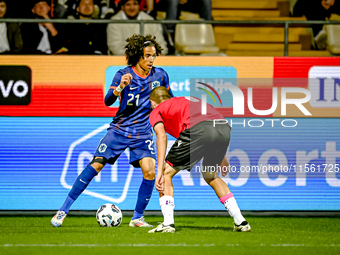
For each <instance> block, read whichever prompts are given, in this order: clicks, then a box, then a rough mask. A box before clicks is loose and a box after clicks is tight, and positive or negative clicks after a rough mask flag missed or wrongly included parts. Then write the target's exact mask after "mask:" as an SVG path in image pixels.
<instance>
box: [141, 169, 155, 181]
mask: <svg viewBox="0 0 340 255" xmlns="http://www.w3.org/2000/svg"><path fill="white" fill-rule="evenodd" d="M143 177H144V179H147V180H153V179H155V168H151V169H144V170H143Z"/></svg>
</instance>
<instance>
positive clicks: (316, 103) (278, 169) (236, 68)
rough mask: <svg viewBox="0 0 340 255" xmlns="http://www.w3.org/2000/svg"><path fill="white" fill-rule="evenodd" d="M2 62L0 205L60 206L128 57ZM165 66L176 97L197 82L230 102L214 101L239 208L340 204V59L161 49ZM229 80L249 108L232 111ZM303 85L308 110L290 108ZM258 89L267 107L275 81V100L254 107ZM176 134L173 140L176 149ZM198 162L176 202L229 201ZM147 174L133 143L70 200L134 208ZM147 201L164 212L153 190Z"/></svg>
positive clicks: (188, 205) (212, 206)
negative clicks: (133, 162) (228, 131)
mask: <svg viewBox="0 0 340 255" xmlns="http://www.w3.org/2000/svg"><path fill="white" fill-rule="evenodd" d="M0 61H1V62H0V63H1V66H0V89H1V92H0V131H1V132H0V176H1V178H0V210H56V209H58V208H59V207H60V205H61V204H62V203H63V202H64V199H65V197H66V195H67V194H68V192H69V189H70V188H71V186H72V184H73V181H74V180H75V178H76V176H77V175H78V174H79V173H80V171H82V170H83V168H84V166H86V164H87V163H88V162H89V161H90V160H91V159H92V155H93V153H94V151H95V148H96V147H97V145H98V143H99V141H100V139H101V138H102V137H103V136H104V135H105V133H106V128H107V127H108V124H109V123H110V121H111V119H112V117H113V116H114V115H115V113H116V111H117V104H116V105H113V107H106V106H105V105H104V103H103V98H104V95H105V93H106V91H107V89H108V87H109V86H110V82H111V80H112V77H113V75H114V74H115V73H116V71H118V70H119V69H120V68H122V67H124V65H125V59H124V57H107V56H102V57H101V56H96V57H91V56H0ZM156 66H159V67H163V68H164V69H165V70H166V71H167V72H168V74H169V77H170V82H171V87H172V90H173V92H174V94H175V95H176V96H190V95H195V96H196V94H195V93H196V92H197V91H199V90H198V89H197V86H196V84H197V83H196V81H200V82H204V83H207V84H210V85H212V86H213V87H214V88H215V89H216V91H218V92H219V95H220V96H221V98H222V101H223V104H221V105H216V107H217V108H218V109H219V110H220V112H221V113H223V115H224V116H225V118H226V119H227V120H228V121H229V123H231V124H232V138H231V143H230V147H229V152H228V154H227V156H228V158H229V160H230V162H231V166H233V168H231V169H230V173H229V175H228V176H227V177H224V178H223V180H224V181H225V182H226V183H227V184H228V185H230V188H231V190H232V192H233V193H234V194H235V197H236V198H237V201H238V203H239V206H240V208H241V209H242V210H252V211H280V210H283V211H288V210H292V211H306V210H307V211H308V210H310V211H325V210H328V211H339V210H340V202H339V201H340V173H339V172H340V171H339V169H340V119H339V117H340V109H339V108H340V103H339V100H340V58H287V57H286V58H284V57H283V58H273V57H265V58H247V57H244V58H240V57H237V58H236V57H235V58H233V57H165V56H164V57H159V58H158V59H157V60H156ZM227 82H230V83H231V84H232V85H234V86H236V87H238V88H239V89H240V90H241V91H242V93H243V95H244V108H245V111H244V114H242V115H235V114H234V112H233V110H234V108H235V107H233V104H234V102H235V101H236V100H233V97H232V94H230V91H229V92H228V91H223V88H222V89H221V86H222V85H221V84H225V83H227ZM294 87H295V88H304V89H306V90H308V91H310V92H311V98H310V99H309V100H308V102H306V103H304V104H303V107H304V108H305V109H306V110H307V111H308V112H309V113H310V114H311V115H306V114H304V113H303V111H301V109H300V108H298V107H297V106H294V105H288V106H287V109H286V114H283V112H282V107H283V105H282V103H283V102H282V101H283V100H282V98H283V97H282V91H283V88H294ZM249 88H252V89H253V96H252V99H253V106H254V108H255V109H258V110H260V109H261V110H266V109H269V108H270V107H271V105H272V103H273V101H274V99H272V98H273V97H272V93H273V91H274V89H277V107H276V109H275V110H274V111H273V112H272V113H269V114H265V115H262V116H259V115H257V114H254V113H253V111H251V109H250V108H249V106H248V104H247V102H248V95H249ZM288 94H289V98H301V95H302V94H301V93H297V92H296V93H295V92H293V93H291V92H290V93H288ZM198 96H201V94H200V95H198ZM287 98H288V96H287ZM212 100H213V99H211V98H209V99H208V103H212V104H213V103H214V102H213V101H212ZM174 141H175V140H174V139H173V138H172V137H169V146H168V147H170V146H171V145H172V144H173V142H174ZM199 169H200V166H199V165H197V166H196V167H194V169H193V170H192V171H191V173H189V172H187V171H182V172H180V173H179V174H178V175H177V176H176V177H175V179H174V186H175V199H176V210H223V206H222V205H221V204H220V202H219V200H218V199H217V198H216V195H215V193H214V191H213V190H212V189H211V188H210V187H209V186H207V185H206V184H205V182H204V180H203V179H202V178H200V177H201V175H200V173H199V171H197V170H199ZM141 180H142V174H141V171H140V169H133V168H132V167H130V166H129V164H128V152H125V153H123V155H122V157H120V159H119V160H118V162H117V164H115V165H114V166H110V165H107V166H106V167H105V168H104V170H103V171H102V172H101V173H100V175H98V176H97V177H96V178H95V179H94V181H93V182H92V183H91V184H90V185H89V187H88V189H87V190H86V191H85V192H84V194H83V195H82V196H81V197H80V198H79V199H78V200H77V202H76V203H75V204H74V205H73V207H72V209H74V210H96V209H97V208H98V207H99V206H100V205H101V204H103V203H105V202H113V203H116V204H118V205H119V207H120V208H121V209H122V210H133V209H134V206H135V200H136V194H137V192H138V188H139V184H140V182H141ZM203 201H204V203H203ZM148 209H149V210H159V203H158V194H157V192H156V191H154V194H153V198H152V199H151V201H150V204H149V206H148Z"/></svg>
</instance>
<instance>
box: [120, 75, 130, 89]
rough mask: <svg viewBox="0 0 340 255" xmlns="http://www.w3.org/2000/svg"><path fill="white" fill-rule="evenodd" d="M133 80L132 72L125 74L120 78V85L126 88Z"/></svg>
mask: <svg viewBox="0 0 340 255" xmlns="http://www.w3.org/2000/svg"><path fill="white" fill-rule="evenodd" d="M131 80H132V74H130V73H127V74H124V75H123V76H122V78H121V80H120V87H121V88H125V87H126V86H128V85H129V84H130V82H131Z"/></svg>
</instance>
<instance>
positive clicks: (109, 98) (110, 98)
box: [104, 70, 122, 106]
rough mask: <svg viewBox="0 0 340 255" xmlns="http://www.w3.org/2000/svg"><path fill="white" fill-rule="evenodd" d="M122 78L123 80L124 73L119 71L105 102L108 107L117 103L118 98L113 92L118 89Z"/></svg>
mask: <svg viewBox="0 0 340 255" xmlns="http://www.w3.org/2000/svg"><path fill="white" fill-rule="evenodd" d="M121 78H122V73H121V70H119V71H118V72H117V73H116V75H115V77H114V78H113V80H112V83H111V86H110V89H109V91H108V92H107V94H106V96H105V100H104V102H105V105H106V106H110V105H113V104H114V102H116V100H117V98H118V96H115V94H113V91H114V90H115V88H116V87H118V86H119V84H120V80H121Z"/></svg>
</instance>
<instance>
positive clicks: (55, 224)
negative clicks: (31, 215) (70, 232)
mask: <svg viewBox="0 0 340 255" xmlns="http://www.w3.org/2000/svg"><path fill="white" fill-rule="evenodd" d="M51 224H52V226H54V227H57V228H59V227H61V225H59V224H57V223H54V222H52V221H51Z"/></svg>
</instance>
